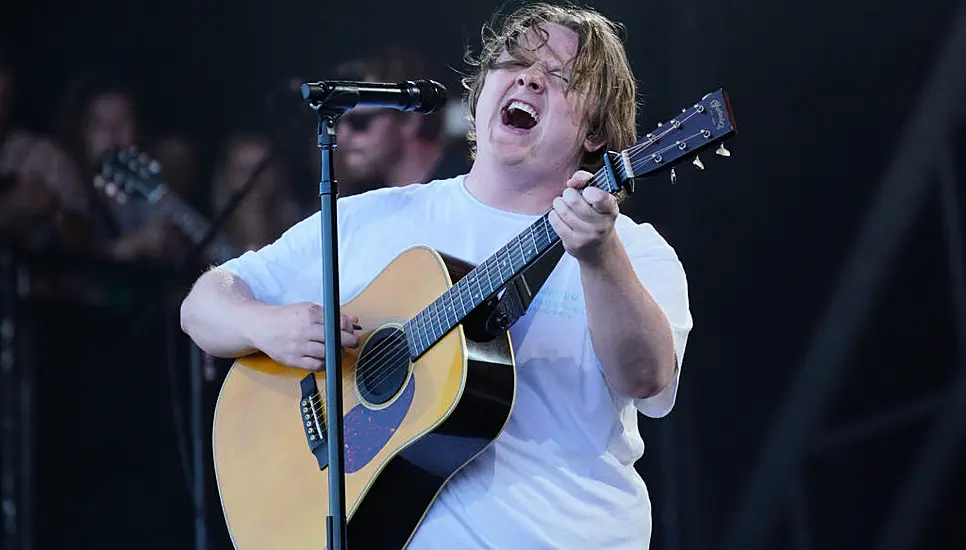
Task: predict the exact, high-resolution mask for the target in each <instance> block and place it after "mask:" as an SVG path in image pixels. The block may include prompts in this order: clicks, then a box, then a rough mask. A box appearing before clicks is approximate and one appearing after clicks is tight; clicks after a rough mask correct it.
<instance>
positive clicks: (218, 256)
mask: <svg viewBox="0 0 966 550" xmlns="http://www.w3.org/2000/svg"><path fill="white" fill-rule="evenodd" d="M162 193H163V194H162V195H161V196H160V197H157V198H156V199H154V200H155V204H157V206H158V208H159V209H160V210H161V213H162V214H163V215H164V216H165V217H166V218H167V219H169V220H171V222H172V223H174V224H175V225H177V226H178V228H179V229H181V231H182V232H184V234H185V235H186V236H187V237H188V238H189V239H190V240H191V242H193V243H195V244H198V243H199V242H201V240H202V239H203V238H205V235H206V234H207V233H208V230H209V228H210V227H211V223H210V222H209V221H208V220H207V219H206V218H205V217H204V216H202V215H201V214H200V213H198V212H197V211H196V210H195V209H194V208H192V207H190V206H188V205H187V204H186V203H185V202H184V201H182V200H181V199H179V198H178V197H176V196H174V195H173V194H171V193H168V192H166V191H165V192H162ZM208 250H209V256H212V257H213V258H212V259H213V260H215V261H217V262H219V263H220V262H225V261H228V260H230V259H232V258H234V257H235V256H237V255H238V251H237V250H236V249H235V248H234V247H233V246H231V245H230V244H228V242H227V241H225V240H224V239H223V238H219V237H215V239H214V240H212V242H211V243H209V244H208Z"/></svg>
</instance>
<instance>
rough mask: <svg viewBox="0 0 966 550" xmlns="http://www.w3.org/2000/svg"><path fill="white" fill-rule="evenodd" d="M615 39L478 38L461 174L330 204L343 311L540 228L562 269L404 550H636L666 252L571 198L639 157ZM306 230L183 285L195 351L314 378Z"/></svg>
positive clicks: (679, 298)
mask: <svg viewBox="0 0 966 550" xmlns="http://www.w3.org/2000/svg"><path fill="white" fill-rule="evenodd" d="M619 29H620V27H619V26H618V25H617V24H615V23H613V22H611V21H609V20H608V19H606V18H604V17H603V16H601V15H600V14H598V13H597V12H594V11H591V10H586V9H578V8H572V7H559V6H552V5H547V4H533V5H529V6H527V7H524V8H522V9H521V10H518V11H517V12H515V13H514V14H512V15H510V16H509V17H508V18H507V19H506V21H505V22H504V24H503V25H502V26H501V27H500V28H498V29H495V30H494V32H492V33H487V34H485V35H484V43H483V48H482V51H481V55H480V57H479V59H478V64H477V65H476V68H477V70H476V71H475V74H473V75H472V76H471V77H469V78H468V79H467V82H466V84H467V89H468V94H467V102H468V106H469V107H470V113H471V115H472V117H473V126H472V128H473V132H472V136H471V137H472V139H473V140H474V144H475V148H476V151H475V159H474V162H473V164H472V167H471V168H470V170H469V172H468V173H467V174H465V175H461V176H458V177H455V178H452V179H444V180H436V181H432V182H429V183H428V184H425V185H412V186H407V187H398V188H384V189H379V190H375V191H370V192H368V193H364V194H360V195H355V196H352V197H346V198H344V199H340V203H339V213H338V217H339V221H340V226H339V239H340V250H341V251H342V252H341V254H340V282H341V291H342V296H341V300H342V301H343V302H344V301H346V300H348V299H350V298H352V297H353V296H354V295H356V294H357V293H359V292H360V291H361V290H362V289H363V288H364V287H365V286H366V284H367V283H369V282H370V281H371V280H372V279H373V278H374V277H375V276H376V275H378V273H379V272H380V271H381V270H382V269H383V268H384V267H385V266H386V265H387V264H388V263H389V262H391V261H392V260H393V258H395V257H396V256H397V255H398V254H399V253H401V252H402V251H403V250H405V249H406V248H409V247H411V246H414V245H427V246H430V247H432V248H434V249H436V250H438V251H440V252H443V253H445V254H448V255H450V256H454V257H456V258H460V259H463V260H467V261H469V262H473V263H479V262H480V261H482V260H484V259H485V258H486V257H488V256H489V255H491V254H493V253H494V252H495V251H496V250H497V249H498V248H500V247H501V246H503V245H504V244H506V243H507V242H508V241H510V240H511V239H512V238H513V237H515V236H516V235H517V234H518V233H519V232H520V231H522V230H524V229H525V228H527V227H528V226H529V225H530V224H532V223H533V222H535V221H536V220H537V219H538V218H539V217H540V216H541V215H543V214H545V213H546V212H548V211H550V215H549V216H550V218H549V219H550V222H551V224H552V226H553V229H554V230H555V231H556V232H557V234H558V235H559V236H560V238H561V240H562V242H563V244H564V248H565V250H566V252H567V253H566V254H565V255H564V256H563V258H562V259H561V261H560V262H559V264H558V265H557V266H556V268H555V270H554V271H553V273H552V274H551V276H550V277H549V278H548V280H547V281H546V283H545V285H544V287H543V289H542V290H541V292H540V294H539V295H538V296H537V297H536V299H535V300H534V302H533V303H532V304H531V305H530V308H529V310H528V311H527V313H526V315H525V316H524V317H522V318H521V319H520V320H519V321H518V322H517V323H516V324H515V325H514V326H513V327H512V328H511V330H510V334H511V338H512V343H513V352H514V357H515V361H516V368H517V375H518V383H517V394H516V401H515V406H514V409H513V412H512V415H511V417H510V420H509V422H508V423H507V425H506V427H505V429H504V431H503V433H502V434H501V435H500V436H499V438H497V439H496V441H495V442H494V443H493V444H492V445H490V446H489V447H488V448H487V449H486V450H485V451H484V452H483V453H482V454H480V455H479V456H478V457H477V458H476V459H475V460H473V461H472V462H470V463H469V464H468V465H467V466H466V467H464V468H463V469H462V470H460V471H459V473H458V474H457V475H455V476H454V477H453V478H452V479H450V481H449V482H448V483H447V484H446V486H445V487H444V489H443V490H442V491H441V492H440V494H439V496H438V498H437V499H436V501H435V502H434V503H433V505H432V506H431V508H430V509H429V511H428V512H427V513H426V515H425V517H424V518H423V521H422V522H421V524H420V525H419V527H418V529H417V531H416V532H415V533H414V535H413V536H412V538H411V539H410V541H409V547H410V548H417V549H429V548H438V549H445V550H450V549H454V548H459V549H471V548H480V549H492V548H498V549H517V548H525V549H538V548H601V549H603V548H607V549H614V548H635V549H641V548H647V547H648V545H649V540H650V534H651V511H650V501H649V498H648V493H647V489H646V487H645V484H644V482H643V480H642V479H641V478H640V476H639V475H638V473H637V472H636V470H635V469H634V463H635V461H637V460H638V459H639V458H640V457H641V456H642V453H643V451H644V444H643V441H642V439H641V436H640V434H639V432H638V428H637V413H638V412H641V413H643V414H644V415H646V416H649V417H661V416H664V415H666V414H667V413H668V412H669V411H670V410H671V408H672V406H673V405H674V402H675V397H676V393H677V387H678V380H679V377H680V368H681V360H682V359H683V357H684V350H685V344H686V341H687V337H688V334H689V332H690V330H691V326H692V321H691V316H690V312H689V306H688V295H687V283H686V278H685V273H684V271H683V269H682V266H681V264H680V262H679V261H678V258H677V256H676V254H675V252H674V250H673V249H672V248H671V246H669V245H668V243H666V242H665V241H664V239H663V238H662V237H661V236H660V235H659V234H658V233H657V232H656V231H655V230H654V228H653V227H651V226H650V225H649V224H641V225H638V224H635V223H634V222H633V221H632V220H631V219H629V218H628V217H626V216H624V215H622V214H620V213H619V209H618V202H617V201H616V200H615V198H614V197H612V196H611V195H608V194H607V193H605V192H603V191H601V190H599V189H597V188H595V187H591V186H587V185H586V183H587V181H588V179H589V177H590V173H589V172H588V171H587V170H591V171H593V170H595V169H596V167H598V166H599V164H600V159H601V154H602V152H603V151H605V150H607V149H611V150H621V149H624V148H626V147H628V146H629V145H631V144H632V143H633V142H634V140H635V130H634V127H635V115H636V103H635V99H636V85H635V81H634V77H633V74H632V72H631V69H630V66H629V63H628V60H627V58H626V54H625V51H624V48H623V44H622V43H621V39H620V36H619ZM318 216H319V214H318V213H316V214H315V215H313V216H311V217H309V218H308V219H306V220H304V221H302V222H300V223H298V224H296V225H295V226H294V227H292V228H291V229H290V230H288V231H287V232H286V233H285V234H284V235H283V236H282V237H281V238H279V239H278V241H276V242H275V243H273V244H271V245H269V246H267V247H265V248H263V249H261V250H259V251H257V252H248V253H246V254H244V255H243V256H241V257H239V258H236V259H234V260H232V261H229V262H227V263H226V264H224V265H222V266H219V267H217V268H215V269H212V270H211V271H209V272H207V273H206V274H204V275H203V276H202V277H200V278H199V280H198V281H197V283H196V284H195V286H194V288H193V290H192V291H191V293H190V294H189V296H188V297H187V298H186V299H185V301H184V304H183V306H182V317H181V319H182V326H183V328H184V330H185V331H186V332H187V333H188V334H189V335H190V336H191V338H193V339H194V340H195V342H197V343H198V345H199V346H200V347H201V348H202V349H204V350H205V351H207V352H209V353H212V354H214V355H218V356H225V357H238V356H242V355H245V354H249V353H252V352H255V351H261V352H263V353H265V354H266V355H268V356H270V357H271V358H273V359H274V360H275V361H277V362H280V363H283V364H285V365H289V366H292V367H299V368H304V369H318V368H320V367H322V362H323V360H324V344H323V340H324V338H323V336H324V333H323V329H322V319H323V316H322V309H321V307H320V306H319V305H318V304H320V303H322V293H321V289H320V281H321V280H322V279H321V238H320V236H319V226H320V220H319V218H318ZM357 321H358V319H354V318H351V317H345V316H344V318H343V322H342V327H343V331H342V343H343V345H345V346H355V345H357V344H358V342H359V337H360V336H359V335H360V331H358V330H355V329H354V328H353V325H354V324H355V323H356V322H357ZM365 330H366V328H365V327H363V329H362V331H365ZM350 544H351V541H350Z"/></svg>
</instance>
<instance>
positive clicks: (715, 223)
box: [0, 0, 966, 550]
mask: <svg viewBox="0 0 966 550" xmlns="http://www.w3.org/2000/svg"><path fill="white" fill-rule="evenodd" d="M593 5H594V6H595V7H596V8H598V9H599V10H601V11H602V12H603V13H605V14H606V15H608V16H611V17H613V18H615V19H617V20H620V21H622V22H624V23H625V24H626V25H627V27H628V47H629V53H630V57H631V60H632V62H633V65H634V68H635V70H636V71H637V74H638V76H639V78H640V89H641V94H642V99H643V101H644V108H643V110H642V116H641V120H640V129H641V130H642V131H644V130H646V129H648V128H650V127H652V126H653V125H654V124H656V123H657V122H658V121H661V120H665V119H666V118H668V117H670V116H673V114H674V113H676V112H678V111H680V109H681V107H683V106H685V105H689V104H691V103H692V102H693V101H694V100H695V99H696V98H698V97H700V96H701V95H703V94H704V93H705V92H708V91H711V90H713V89H716V88H718V87H724V88H725V89H726V90H728V92H729V93H730V95H731V99H732V102H733V106H734V109H735V116H736V118H737V121H738V137H737V138H736V139H734V140H733V141H731V142H730V143H729V144H728V147H729V149H730V150H731V152H732V153H733V155H732V157H731V158H729V159H721V158H719V157H712V158H710V159H707V160H706V164H708V165H709V170H707V171H705V172H696V171H694V170H691V169H690V168H689V167H682V169H679V170H678V171H677V173H678V180H677V183H676V184H675V185H673V186H672V185H671V184H670V182H669V181H668V179H667V178H664V177H662V178H655V179H653V180H648V181H647V182H646V183H644V184H643V185H639V189H640V191H639V192H638V194H637V196H636V197H635V198H634V199H633V200H632V201H631V202H630V203H629V204H628V205H627V209H626V213H628V214H630V215H632V216H633V217H634V218H635V219H637V220H639V221H651V222H652V223H654V224H655V225H656V226H657V227H658V228H659V229H660V230H661V231H662V232H663V233H664V234H665V236H666V237H667V238H668V239H669V241H670V242H671V243H672V244H673V245H674V246H675V247H676V249H677V251H678V253H679V255H680V257H681V259H682V261H683V263H684V265H685V267H686V269H687V273H688V277H689V285H690V293H691V294H690V296H691V307H692V312H693V315H694V319H695V328H694V331H693V333H692V336H691V338H690V340H689V345H688V350H687V356H686V359H685V362H684V373H683V378H682V387H681V393H680V397H679V401H678V405H677V408H676V409H675V411H674V412H673V413H672V414H671V415H670V416H669V417H667V418H666V419H663V420H646V419H643V418H642V420H641V428H642V430H643V432H644V434H645V436H646V441H647V444H648V450H647V451H646V453H645V456H644V458H643V459H642V460H641V462H640V465H639V467H640V469H641V471H642V472H643V474H644V475H645V479H646V481H647V482H648V484H649V487H650V490H651V497H652V500H653V503H654V514H655V528H654V537H653V541H652V548H655V549H656V550H685V549H687V550H698V549H702V550H703V549H729V550H731V549H744V550H754V549H765V548H768V549H784V548H793V549H801V550H804V549H806V548H808V549H813V548H814V549H823V550H825V549H828V550H831V549H846V548H848V549H859V548H862V549H864V548H869V549H872V548H876V549H887V548H888V549H899V548H923V549H934V548H935V549H945V548H950V549H952V548H962V547H963V544H964V543H963V540H964V536H966V531H964V529H963V521H962V520H963V512H962V510H963V508H962V506H963V496H964V492H966V487H964V485H966V483H964V482H966V475H964V469H963V468H962V467H961V464H962V463H963V460H964V458H966V454H964V453H963V449H962V448H961V446H960V445H959V442H960V441H961V440H962V438H963V436H964V435H966V419H964V418H962V415H963V408H964V405H963V403H964V400H966V392H964V391H963V386H964V382H963V379H964V378H966V354H964V348H963V342H964V332H966V323H964V322H963V321H964V319H963V318H962V314H963V311H964V309H962V308H966V303H964V298H963V296H964V288H966V280H964V278H963V271H962V269H963V266H962V254H963V252H964V249H963V243H962V234H961V231H962V229H961V228H962V225H961V224H962V222H961V214H960V213H959V212H960V211H961V209H962V207H963V198H962V197H963V194H964V190H963V182H964V179H963V177H964V174H966V165H964V162H963V159H964V158H966V147H964V140H963V138H964V135H963V134H964V132H963V128H964V124H963V122H964V114H966V112H964V109H963V105H964V104H966V86H964V85H963V84H964V82H963V80H964V79H963V76H962V74H963V73H964V72H966V40H964V39H963V38H962V36H963V34H964V33H966V18H964V14H966V4H964V3H963V2H955V1H953V0H929V1H926V2H918V3H916V4H909V3H906V2H902V3H900V2H895V1H892V0H887V1H882V2H872V1H864V0H852V1H831V0H818V1H815V2H797V3H796V2H772V3H767V2H759V1H752V0H732V1H730V2H712V1H709V0H682V1H677V2H625V1H617V0H599V1H597V2H594V4H593ZM495 6H496V4H494V3H493V2H472V3H459V2H455V1H451V2H443V1H437V0H421V1H418V2H413V3H409V4H400V3H398V2H387V1H383V0H374V1H371V2H345V3H335V2H294V1H284V2H283V1H279V2H276V3H270V2H267V1H265V2H255V1H250V0H241V1H236V2H224V1H211V2H188V1H184V0H172V1H169V2H145V1H124V2H121V1H117V0H102V1H100V2H97V3H92V4H87V5H84V4H79V3H76V2H58V1H50V0H35V1H33V2H29V3H28V2H20V3H14V4H7V5H5V6H4V8H3V12H2V13H3V16H2V17H0V36H2V37H3V41H4V43H6V44H9V46H8V47H12V48H13V50H14V51H15V52H16V54H17V56H18V58H19V59H20V60H21V63H20V65H21V67H20V75H19V76H20V79H21V84H20V86H19V88H20V93H19V99H18V103H17V106H16V110H15V116H16V118H17V119H18V120H19V121H20V122H23V123H25V124H27V125H29V126H30V127H32V128H34V129H36V130H38V131H50V130H51V129H52V128H53V126H54V124H55V122H56V116H57V113H56V110H55V109H53V108H52V107H51V106H52V105H57V104H58V102H59V101H60V97H61V96H62V94H63V92H64V89H63V86H64V85H65V83H66V82H67V81H68V79H69V78H70V77H71V76H72V75H73V74H75V72H76V71H78V70H80V69H81V68H83V67H89V66H91V65H94V64H99V65H104V66H106V67H109V68H111V69H115V70H118V71H120V72H121V73H122V74H124V75H125V76H127V77H130V78H131V79H133V80H134V81H135V82H136V83H137V84H138V86H139V89H140V90H141V91H143V92H144V93H145V94H146V95H145V97H146V98H148V101H147V103H146V113H147V114H148V115H149V117H150V119H149V120H150V122H151V123H152V124H153V126H154V127H156V128H183V129H185V130H187V131H188V132H189V133H190V134H191V135H192V136H194V137H195V138H197V139H198V140H200V141H201V143H203V144H204V149H203V150H204V153H205V154H206V155H208V156H209V157H210V156H213V155H214V154H215V151H216V148H217V143H218V140H219V139H220V138H221V137H223V135H224V134H225V133H226V132H227V131H228V130H229V129H231V128H233V127H235V126H237V125H240V124H243V123H245V122H246V121H249V120H251V119H253V118H258V117H264V116H265V111H264V105H265V98H266V96H267V94H268V93H269V91H270V90H271V88H272V87H273V86H276V85H277V84H278V83H279V82H281V81H282V80H283V79H284V78H286V77H288V76H289V75H292V74H304V75H307V77H308V78H313V79H322V78H326V75H327V71H328V70H329V69H330V67H331V66H332V65H333V64H334V63H335V62H336V61H337V60H340V59H344V58H346V57H348V56H350V55H354V54H357V53H361V52H363V51H365V50H367V49H368V48H369V47H370V46H372V45H376V44H381V43H384V42H390V41H398V42H403V43H407V44H411V45H413V46H415V47H417V48H419V49H420V50H422V51H424V52H425V53H427V54H429V55H431V56H433V59H434V61H436V62H438V63H439V64H441V65H448V66H451V67H453V68H455V69H462V68H463V65H462V64H461V58H462V53H463V49H464V47H465V46H466V45H467V44H470V45H474V46H475V45H476V44H477V43H478V39H479V28H480V24H481V23H482V22H483V21H485V20H486V19H487V18H488V16H489V14H490V13H491V12H492V10H493V9H494V7H495ZM957 41H958V42H957ZM449 74H450V79H449V80H448V81H446V82H445V83H446V84H447V86H448V87H449V89H450V90H451V92H452V91H455V90H457V89H458V84H457V77H456V74H455V72H453V71H450V73H449ZM417 77H419V75H414V78H417ZM944 159H945V160H946V161H948V162H946V164H943V163H944ZM943 166H947V167H948V168H949V174H950V175H949V176H948V177H945V178H944V177H942V174H943V171H942V167H943ZM302 184H303V185H304V186H306V188H309V187H314V186H316V185H317V184H316V183H315V182H314V181H304V182H302ZM883 189H888V190H891V191H890V192H889V193H883V192H882V191H883ZM883 197H885V198H883ZM957 224H958V225H957ZM950 237H952V239H950ZM58 269H61V268H58ZM70 269H79V267H78V266H70ZM113 276H115V277H119V279H121V280H122V281H123V282H124V283H125V284H128V285H132V286H133V287H134V288H133V290H132V293H133V294H132V296H135V298H132V299H131V300H130V301H119V302H118V304H117V305H111V306H90V305H83V304H74V305H69V304H63V303H57V304H39V303H34V302H30V301H29V300H28V301H26V302H20V303H18V307H19V309H18V311H19V312H20V314H21V315H22V316H23V317H22V318H20V322H22V323H23V324H22V325H20V326H25V327H29V330H30V331H31V337H30V338H29V339H25V340H24V341H23V342H19V343H18V344H17V345H19V346H23V347H24V348H25V349H28V350H30V351H25V352H23V353H22V354H21V356H23V357H28V358H29V359H30V364H31V365H33V369H34V374H33V378H34V381H35V382H36V386H35V392H36V394H35V395H34V397H33V403H32V407H33V409H32V410H33V411H34V414H35V418H34V429H33V436H34V449H33V453H34V454H33V456H32V457H31V458H30V459H29V460H30V461H31V463H32V464H33V468H32V475H33V486H34V489H35V492H36V495H35V497H34V499H33V501H32V507H33V512H32V514H31V515H30V517H31V518H32V523H31V525H30V527H31V528H32V533H33V540H34V542H35V543H36V547H37V548H66V547H71V548H99V549H105V550H106V549H109V548H192V547H195V530H194V529H195V525H194V523H193V521H192V502H191V493H190V485H189V481H188V478H190V477H191V476H190V470H191V464H190V458H191V457H190V456H188V455H187V454H182V453H188V450H187V449H181V450H179V439H178V437H177V433H178V432H177V431H176V429H175V427H176V426H181V430H182V431H183V434H182V435H183V436H184V437H186V438H190V433H188V432H187V430H188V425H189V420H190V407H189V405H190V403H189V400H188V398H189V397H190V392H189V388H190V385H189V380H188V376H189V374H190V372H191V371H190V369H189V368H188V367H189V365H188V361H187V359H186V357H187V355H186V354H185V350H184V349H181V348H179V355H178V356H177V362H176V363H177V365H176V369H175V378H174V384H173V385H172V382H171V376H170V373H169V371H168V370H167V368H166V363H165V358H166V355H165V353H166V351H165V350H166V349H167V348H166V340H165V334H166V331H171V333H172V334H175V335H176V336H177V337H178V338H180V332H178V327H177V321H176V316H175V315H174V314H173V312H172V313H171V315H169V316H168V317H167V318H164V317H153V318H151V319H150V320H149V321H147V323H146V328H144V332H143V333H142V334H140V336H138V337H137V338H135V337H133V336H131V335H130V330H129V329H130V327H131V325H132V324H133V321H132V319H134V318H136V317H137V316H138V312H139V311H140V310H141V309H142V308H143V307H145V303H146V302H147V300H148V299H149V298H150V297H151V296H152V295H155V294H157V289H158V285H160V284H163V281H164V274H163V273H159V272H155V271H150V270H147V269H145V271H144V272H143V273H142V272H138V273H137V274H123V275H117V274H115V275H113ZM134 281H136V284H134V283H133V282H134ZM957 303H958V305H959V307H960V308H961V309H960V310H959V313H958V314H957ZM27 330H28V329H24V331H23V332H24V333H26V332H27ZM18 334H20V333H18ZM181 344H183V342H181ZM957 346H958V347H957ZM219 372H220V374H223V371H219ZM172 390H173V391H172ZM216 394H217V383H216V382H205V387H204V413H205V421H206V422H207V421H210V410H211V408H212V406H213V403H214V398H215V396H216ZM8 398H9V396H8ZM172 403H175V404H177V407H175V406H173V405H172ZM209 434H210V431H209V429H208V428H207V426H206V427H204V430H203V431H202V439H203V442H204V443H205V444H206V445H207V444H209V441H210V437H209ZM187 444H189V445H190V441H188V442H187ZM209 460H210V459H209ZM186 462H187V464H186ZM186 470H188V472H187V473H186ZM203 474H204V476H205V483H206V486H207V488H208V493H207V495H206V497H207V500H206V507H205V509H204V514H203V516H204V517H205V518H206V519H207V523H208V526H209V529H208V533H209V536H208V537H207V538H208V541H207V543H208V546H207V547H208V548H227V547H228V546H227V545H228V541H227V538H226V533H225V531H224V528H223V526H222V517H221V515H220V509H219V507H218V502H217V493H216V492H215V490H214V487H213V485H212V482H211V479H212V472H211V470H210V464H208V465H207V467H206V469H205V470H204V472H203ZM21 517H22V516H21ZM5 521H6V525H7V526H10V525H13V523H14V521H13V519H11V516H9V515H7V516H6V517H5ZM12 540H14V539H13V538H11V537H9V533H8V538H7V541H8V542H9V541H12ZM320 544H321V542H320ZM10 548H21V547H20V546H10Z"/></svg>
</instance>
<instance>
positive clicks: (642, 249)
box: [621, 224, 692, 418]
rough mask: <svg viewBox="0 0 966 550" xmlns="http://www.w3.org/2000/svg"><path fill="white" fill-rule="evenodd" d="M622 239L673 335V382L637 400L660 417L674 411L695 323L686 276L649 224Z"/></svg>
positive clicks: (644, 411)
mask: <svg viewBox="0 0 966 550" xmlns="http://www.w3.org/2000/svg"><path fill="white" fill-rule="evenodd" d="M621 239H622V240H623V241H624V245H625V247H627V252H628V255H629V256H630V259H631V263H632V264H633V266H634V271H635V272H636V273H637V276H638V278H640V280H641V283H642V284H643V285H644V288H645V289H647V291H648V293H650V295H651V297H652V298H653V299H654V301H655V302H657V305H658V306H659V307H660V308H661V310H662V311H663V312H664V315H665V316H666V317H667V320H668V323H669V324H670V326H671V336H672V338H673V339H674V354H675V358H676V360H677V368H676V369H675V373H674V378H673V379H672V381H671V383H670V384H668V385H667V387H665V388H664V389H663V390H662V391H661V392H660V393H658V394H657V395H652V396H651V397H648V398H645V399H635V400H634V405H635V407H636V408H637V410H638V411H640V412H641V413H642V414H644V415H646V416H649V417H651V418H660V417H663V416H665V415H667V414H668V413H669V412H671V409H672V408H673V407H674V403H675V400H676V399H677V393H678V383H679V382H680V379H681V370H682V365H683V361H684V349H685V347H686V346H687V341H688V335H689V334H690V332H691V327H692V318H691V310H690V306H689V302H688V283H687V277H686V275H685V272H684V267H683V266H682V265H681V262H680V260H679V259H678V256H677V254H676V253H675V251H674V249H673V248H672V247H671V245H669V244H668V243H667V241H665V240H664V238H663V237H661V235H660V234H659V233H658V232H657V231H656V230H655V229H654V227H653V226H651V225H650V224H641V225H637V226H634V227H632V228H629V230H628V231H625V232H623V234H621Z"/></svg>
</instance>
